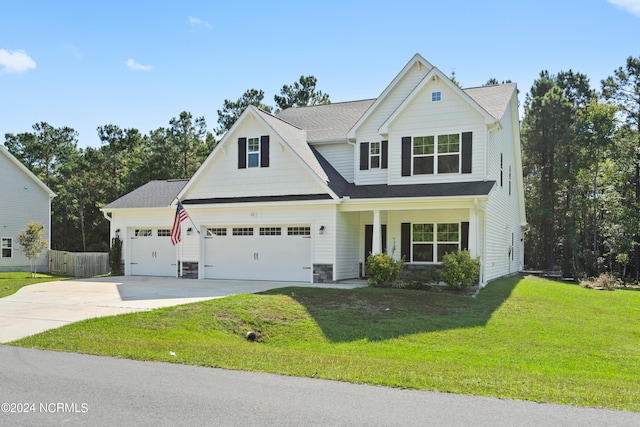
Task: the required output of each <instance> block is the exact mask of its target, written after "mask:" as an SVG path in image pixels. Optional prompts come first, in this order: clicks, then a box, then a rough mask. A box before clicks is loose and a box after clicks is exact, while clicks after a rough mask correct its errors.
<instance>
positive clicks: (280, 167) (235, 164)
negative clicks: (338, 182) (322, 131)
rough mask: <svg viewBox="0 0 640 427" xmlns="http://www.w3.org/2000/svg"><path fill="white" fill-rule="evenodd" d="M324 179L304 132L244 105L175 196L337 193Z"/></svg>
mask: <svg viewBox="0 0 640 427" xmlns="http://www.w3.org/2000/svg"><path fill="white" fill-rule="evenodd" d="M328 181H329V179H328V177H327V175H326V173H325V172H324V170H323V168H322V167H321V166H320V164H319V162H318V159H317V158H316V156H315V155H314V154H313V152H312V150H311V148H310V147H309V145H308V144H307V141H306V132H305V131H303V130H302V129H299V128H297V127H295V126H293V125H291V124H289V123H286V122H284V121H282V120H280V119H278V118H276V117H274V116H272V115H270V114H268V113H266V112H264V111H262V110H259V109H258V108H256V107H253V106H250V107H248V108H247V109H246V110H245V111H244V112H243V113H242V115H241V116H240V118H239V119H238V120H237V121H236V123H235V124H234V125H233V127H232V128H231V129H230V130H229V131H228V132H227V133H226V134H225V136H224V137H223V138H222V140H221V141H220V142H219V143H218V145H217V146H216V148H215V149H214V150H213V152H212V153H211V154H210V155H209V157H208V158H207V159H206V160H205V162H204V163H203V164H202V166H201V167H200V168H199V169H198V171H197V172H196V174H195V175H194V176H193V178H192V179H191V180H190V181H189V183H188V184H187V186H185V188H184V189H183V190H182V191H181V192H180V194H179V195H178V197H179V198H180V199H181V200H184V199H190V200H202V201H218V202H225V203H231V202H233V201H234V200H235V201H246V200H253V199H256V200H258V199H260V198H265V197H279V198H282V200H286V198H287V197H289V198H291V197H295V198H298V199H299V198H305V197H307V198H309V199H317V198H337V196H336V195H335V194H334V193H333V192H332V191H331V189H330V188H329V186H328Z"/></svg>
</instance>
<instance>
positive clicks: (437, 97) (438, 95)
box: [431, 91, 442, 102]
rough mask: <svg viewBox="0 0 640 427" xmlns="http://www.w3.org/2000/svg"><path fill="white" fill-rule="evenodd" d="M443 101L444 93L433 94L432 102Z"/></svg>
mask: <svg viewBox="0 0 640 427" xmlns="http://www.w3.org/2000/svg"><path fill="white" fill-rule="evenodd" d="M440 101H442V92H440V91H437V92H431V102H440Z"/></svg>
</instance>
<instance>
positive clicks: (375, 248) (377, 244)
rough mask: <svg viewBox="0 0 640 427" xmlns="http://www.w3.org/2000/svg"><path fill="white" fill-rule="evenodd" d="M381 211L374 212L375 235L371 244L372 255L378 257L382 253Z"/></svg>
mask: <svg viewBox="0 0 640 427" xmlns="http://www.w3.org/2000/svg"><path fill="white" fill-rule="evenodd" d="M380 228H381V227H380V211H379V210H378V209H376V210H374V211H373V235H372V239H371V240H373V241H372V242H371V253H372V254H374V255H376V254H379V253H381V252H382V235H381V234H380Z"/></svg>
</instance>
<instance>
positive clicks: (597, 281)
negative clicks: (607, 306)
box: [580, 273, 624, 291]
mask: <svg viewBox="0 0 640 427" xmlns="http://www.w3.org/2000/svg"><path fill="white" fill-rule="evenodd" d="M623 285H624V283H623V282H622V280H621V279H620V278H618V277H616V276H614V275H613V274H611V273H602V274H600V275H599V276H598V277H594V278H592V279H590V280H581V281H580V286H581V287H583V288H589V289H605V290H607V291H613V290H615V289H617V288H621V287H622V286H623Z"/></svg>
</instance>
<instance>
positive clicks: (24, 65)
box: [0, 49, 36, 74]
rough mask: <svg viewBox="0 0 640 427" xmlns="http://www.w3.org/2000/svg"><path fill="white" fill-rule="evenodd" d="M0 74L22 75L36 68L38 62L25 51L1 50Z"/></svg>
mask: <svg viewBox="0 0 640 427" xmlns="http://www.w3.org/2000/svg"><path fill="white" fill-rule="evenodd" d="M0 67H1V68H0V72H5V73H12V74H20V73H25V72H27V71H29V70H31V69H33V68H36V62H35V61H34V60H33V59H31V57H30V56H29V55H27V53H26V52H25V51H24V50H14V51H13V52H8V51H6V50H4V49H0Z"/></svg>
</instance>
